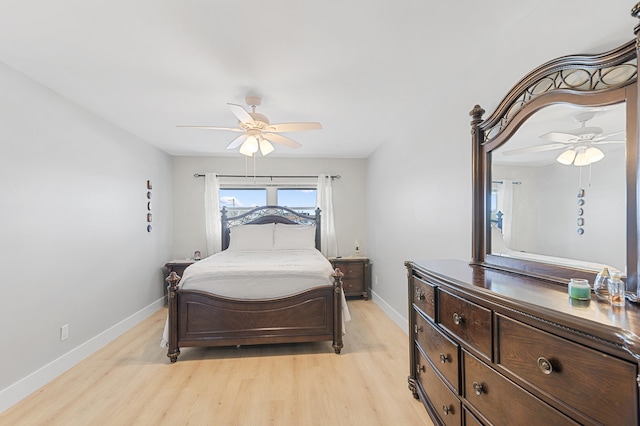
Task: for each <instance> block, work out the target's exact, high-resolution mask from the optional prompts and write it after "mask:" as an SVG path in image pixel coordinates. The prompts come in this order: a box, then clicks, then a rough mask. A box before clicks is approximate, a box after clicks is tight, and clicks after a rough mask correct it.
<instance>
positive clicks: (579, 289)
mask: <svg viewBox="0 0 640 426" xmlns="http://www.w3.org/2000/svg"><path fill="white" fill-rule="evenodd" d="M568 291H569V297H570V298H572V299H576V300H591V287H590V286H589V281H588V280H583V279H580V278H571V280H570V281H569V287H568Z"/></svg>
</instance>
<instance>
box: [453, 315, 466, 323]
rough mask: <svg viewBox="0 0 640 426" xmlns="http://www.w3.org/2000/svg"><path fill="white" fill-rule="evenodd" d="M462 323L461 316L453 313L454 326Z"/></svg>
mask: <svg viewBox="0 0 640 426" xmlns="http://www.w3.org/2000/svg"><path fill="white" fill-rule="evenodd" d="M463 322H464V318H463V317H462V315H459V314H458V313H457V312H455V313H454V314H453V323H454V324H455V325H460V324H462V323H463Z"/></svg>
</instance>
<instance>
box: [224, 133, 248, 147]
mask: <svg viewBox="0 0 640 426" xmlns="http://www.w3.org/2000/svg"><path fill="white" fill-rule="evenodd" d="M248 137H249V135H247V134H246V133H245V134H244V135H240V136H238V137H237V138H235V139H234V140H233V141H231V143H230V144H229V145H227V149H236V148H238V147H239V146H240V145H242V144H243V143H244V141H245V140H246V139H247V138H248Z"/></svg>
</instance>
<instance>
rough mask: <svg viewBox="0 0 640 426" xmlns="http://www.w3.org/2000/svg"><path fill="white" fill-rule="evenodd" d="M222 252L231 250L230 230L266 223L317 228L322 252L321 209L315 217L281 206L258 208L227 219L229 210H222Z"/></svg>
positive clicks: (317, 238) (318, 245) (317, 245)
mask: <svg viewBox="0 0 640 426" xmlns="http://www.w3.org/2000/svg"><path fill="white" fill-rule="evenodd" d="M221 222H222V250H226V249H228V248H229V241H230V235H231V233H230V230H231V228H233V227H234V226H239V225H249V224H251V225H262V224H265V223H284V224H287V225H304V226H315V227H316V249H318V250H320V247H321V242H320V209H319V208H317V209H316V214H315V215H308V214H304V213H298V212H295V211H293V210H291V209H290V208H287V207H281V206H263V207H257V208H255V209H253V210H250V211H248V212H246V213H243V214H241V215H238V216H233V217H227V208H226V207H223V208H222V210H221Z"/></svg>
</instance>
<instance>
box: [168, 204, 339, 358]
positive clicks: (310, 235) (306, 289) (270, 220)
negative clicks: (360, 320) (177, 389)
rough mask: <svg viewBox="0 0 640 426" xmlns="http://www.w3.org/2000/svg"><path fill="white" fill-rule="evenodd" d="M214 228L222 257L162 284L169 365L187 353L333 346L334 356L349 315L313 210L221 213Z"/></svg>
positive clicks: (205, 261) (269, 208)
mask: <svg viewBox="0 0 640 426" xmlns="http://www.w3.org/2000/svg"><path fill="white" fill-rule="evenodd" d="M221 222H222V230H221V231H222V233H221V234H222V237H221V248H222V251H221V252H220V253H216V254H215V255H213V256H209V257H207V258H204V259H202V260H200V261H198V262H196V263H194V264H193V265H191V266H189V267H188V268H187V269H186V270H185V271H184V274H183V277H179V276H177V275H176V274H175V273H174V272H172V273H171V274H170V275H169V277H168V278H167V282H168V284H169V285H168V311H169V312H168V319H167V325H166V327H165V333H164V336H163V344H164V345H166V346H167V348H168V351H167V356H168V357H169V358H170V360H171V362H172V363H173V362H176V361H177V359H178V356H179V355H180V348H181V347H194V346H235V345H238V346H239V345H258V344H272V343H296V342H312V341H332V342H333V349H334V351H335V353H336V354H339V353H340V351H341V349H342V347H343V333H344V321H343V316H344V317H345V318H347V319H348V310H347V306H346V303H345V298H344V294H343V292H342V276H343V274H342V273H341V272H340V271H339V270H338V269H336V270H335V271H334V270H333V269H332V268H331V264H330V263H329V261H328V260H327V259H326V258H325V257H324V256H323V255H322V254H321V253H320V251H319V250H320V209H317V210H316V212H315V215H307V214H300V213H297V212H295V211H293V210H290V209H288V208H286V207H279V206H265V207H259V208H256V209H253V210H251V211H249V212H247V213H244V214H241V215H238V216H235V217H227V211H226V210H225V209H224V208H223V210H222V221H221Z"/></svg>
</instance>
